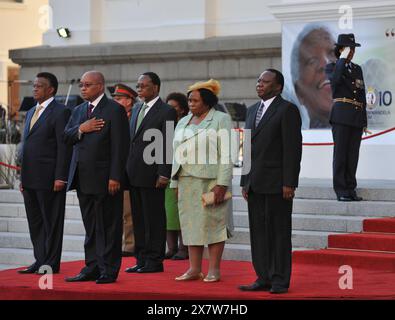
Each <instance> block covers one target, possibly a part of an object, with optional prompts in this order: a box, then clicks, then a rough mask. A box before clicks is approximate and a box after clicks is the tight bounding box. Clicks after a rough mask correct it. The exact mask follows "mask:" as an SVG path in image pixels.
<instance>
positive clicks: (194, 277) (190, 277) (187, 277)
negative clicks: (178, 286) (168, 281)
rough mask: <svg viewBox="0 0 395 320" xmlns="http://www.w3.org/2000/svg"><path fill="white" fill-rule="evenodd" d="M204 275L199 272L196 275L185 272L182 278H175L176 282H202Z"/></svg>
mask: <svg viewBox="0 0 395 320" xmlns="http://www.w3.org/2000/svg"><path fill="white" fill-rule="evenodd" d="M203 278H204V274H203V273H201V272H199V273H196V274H192V273H188V272H185V273H184V274H183V275H182V276H179V277H177V278H175V280H176V281H190V280H202V279H203Z"/></svg>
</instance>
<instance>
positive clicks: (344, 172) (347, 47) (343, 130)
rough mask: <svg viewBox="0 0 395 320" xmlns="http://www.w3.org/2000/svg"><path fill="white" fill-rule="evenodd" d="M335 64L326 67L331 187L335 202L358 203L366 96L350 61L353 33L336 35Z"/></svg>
mask: <svg viewBox="0 0 395 320" xmlns="http://www.w3.org/2000/svg"><path fill="white" fill-rule="evenodd" d="M335 45H336V47H335V56H336V57H337V58H338V60H337V61H336V63H334V62H333V63H330V64H328V65H327V66H326V73H327V75H328V78H329V80H330V82H331V87H332V95H333V102H334V103H333V106H332V111H331V117H330V123H331V125H332V135H333V141H334V143H335V146H334V152H333V187H334V189H335V192H336V195H337V199H338V200H339V201H361V200H362V198H361V197H358V196H357V194H356V192H355V188H356V186H357V180H356V178H355V174H356V171H357V165H358V157H359V148H360V145H361V137H362V132H363V131H364V132H368V131H367V129H366V127H367V117H366V93H365V83H364V80H363V75H362V69H361V67H360V66H359V65H357V64H355V63H352V62H351V60H352V58H353V56H354V53H355V47H360V46H361V45H360V44H359V43H355V37H354V34H352V33H350V34H340V35H339V36H338V41H337V43H336V44H335Z"/></svg>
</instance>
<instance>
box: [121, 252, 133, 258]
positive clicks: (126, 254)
mask: <svg viewBox="0 0 395 320" xmlns="http://www.w3.org/2000/svg"><path fill="white" fill-rule="evenodd" d="M122 257H134V252H128V251H122Z"/></svg>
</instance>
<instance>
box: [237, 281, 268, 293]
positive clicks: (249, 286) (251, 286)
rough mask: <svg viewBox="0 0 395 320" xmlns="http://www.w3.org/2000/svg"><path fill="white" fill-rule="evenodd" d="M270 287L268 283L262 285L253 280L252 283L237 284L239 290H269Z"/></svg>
mask: <svg viewBox="0 0 395 320" xmlns="http://www.w3.org/2000/svg"><path fill="white" fill-rule="evenodd" d="M270 288H271V287H270V285H263V284H260V283H257V282H254V283H253V284H247V285H242V286H239V290H241V291H269V290H270Z"/></svg>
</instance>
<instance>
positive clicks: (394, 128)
mask: <svg viewBox="0 0 395 320" xmlns="http://www.w3.org/2000/svg"><path fill="white" fill-rule="evenodd" d="M391 131H395V127H393V128H390V129H387V130H384V131H380V132H377V133H375V134H372V135H370V136H366V137H363V138H362V140H367V139H372V138H375V137H377V136H381V135H383V134H386V133H388V132H391ZM303 145H304V146H333V145H334V143H333V142H321V143H320V142H317V143H312V142H311V143H309V142H306V143H303Z"/></svg>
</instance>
